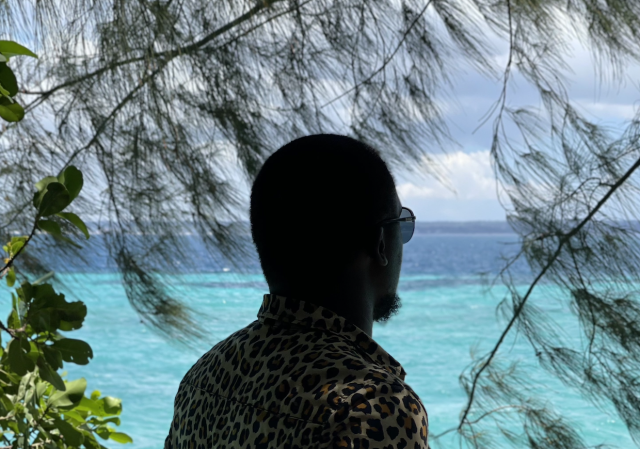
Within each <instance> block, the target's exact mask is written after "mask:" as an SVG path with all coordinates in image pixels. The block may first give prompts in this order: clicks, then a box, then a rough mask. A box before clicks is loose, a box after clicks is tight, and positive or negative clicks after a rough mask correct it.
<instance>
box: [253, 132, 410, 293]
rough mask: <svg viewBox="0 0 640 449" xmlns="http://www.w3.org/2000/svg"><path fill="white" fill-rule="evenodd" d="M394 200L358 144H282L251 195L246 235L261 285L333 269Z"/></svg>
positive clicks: (331, 138) (322, 139)
mask: <svg viewBox="0 0 640 449" xmlns="http://www.w3.org/2000/svg"><path fill="white" fill-rule="evenodd" d="M395 197H396V190H395V182H394V180H393V176H392V175H391V172H390V171H389V168H388V167H387V164H386V163H385V162H384V160H383V159H382V157H381V156H380V154H379V153H378V152H377V151H376V150H374V149H373V148H371V147H370V146H369V145H366V144H365V143H363V142H360V141H358V140H355V139H352V138H350V137H346V136H340V135H335V134H317V135H311V136H306V137H302V138H299V139H296V140H294V141H292V142H290V143H288V144H286V145H284V146H283V147H282V148H280V149H279V150H277V151H276V152H274V153H273V154H272V155H271V156H270V157H269V158H268V159H267V160H266V161H265V163H264V165H263V166H262V168H261V169H260V172H259V173H258V175H257V177H256V179H255V181H254V183H253V187H252V189H251V204H250V220H251V234H252V237H253V241H254V243H255V245H256V249H257V252H258V256H259V258H260V264H261V266H262V270H263V273H264V275H265V278H266V280H267V282H269V283H271V282H289V281H291V280H294V281H303V280H304V278H306V277H308V275H313V274H318V271H320V272H327V271H331V270H333V269H336V268H337V269H339V268H340V267H341V265H343V264H345V263H347V262H349V261H350V260H352V258H353V257H355V255H356V254H357V251H359V250H362V249H363V242H364V238H365V236H366V235H371V234H370V233H369V234H368V233H367V230H368V229H371V230H373V229H374V228H373V225H374V224H375V223H376V221H379V220H381V219H383V218H384V216H385V214H389V213H391V214H393V213H396V212H397V211H394V210H393V208H392V205H393V204H394V198H395Z"/></svg>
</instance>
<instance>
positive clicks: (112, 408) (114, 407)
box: [102, 396, 122, 415]
mask: <svg viewBox="0 0 640 449" xmlns="http://www.w3.org/2000/svg"><path fill="white" fill-rule="evenodd" d="M102 401H103V403H104V411H105V413H107V414H108V415H119V414H120V412H121V411H122V399H118V398H113V397H111V396H105V397H104V398H103V399H102Z"/></svg>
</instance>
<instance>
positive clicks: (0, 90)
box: [0, 82, 11, 97]
mask: <svg viewBox="0 0 640 449" xmlns="http://www.w3.org/2000/svg"><path fill="white" fill-rule="evenodd" d="M0 95H2V96H3V97H10V96H11V94H10V93H9V91H8V90H7V89H5V88H4V86H3V85H2V82H0Z"/></svg>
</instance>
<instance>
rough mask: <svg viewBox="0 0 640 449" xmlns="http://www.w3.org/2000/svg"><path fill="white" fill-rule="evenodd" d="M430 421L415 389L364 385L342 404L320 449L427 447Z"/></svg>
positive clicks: (414, 448) (417, 448)
mask: <svg viewBox="0 0 640 449" xmlns="http://www.w3.org/2000/svg"><path fill="white" fill-rule="evenodd" d="M428 427H429V421H428V417H427V413H426V411H425V409H424V407H423V405H422V403H421V402H420V399H419V398H418V396H417V395H416V394H415V392H414V391H413V390H411V389H410V388H408V387H406V386H402V387H400V386H399V385H398V384H395V385H393V386H390V385H369V386H364V387H362V388H361V389H360V390H358V391H357V392H355V393H354V394H352V395H350V396H349V397H348V398H345V400H344V401H343V402H342V403H341V404H340V406H339V408H338V410H336V411H335V412H334V413H333V415H332V416H331V418H330V422H329V423H328V426H327V429H328V430H327V433H326V434H325V438H324V441H325V443H322V444H320V446H319V447H318V449H356V448H368V449H396V448H406V449H428V448H429V444H428V442H427V437H428Z"/></svg>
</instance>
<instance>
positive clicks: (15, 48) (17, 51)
mask: <svg viewBox="0 0 640 449" xmlns="http://www.w3.org/2000/svg"><path fill="white" fill-rule="evenodd" d="M0 53H2V54H3V55H4V56H5V57H7V58H10V57H12V56H31V57H33V58H37V57H38V55H36V54H35V53H34V52H32V51H31V50H29V49H28V48H27V47H25V46H23V45H20V44H18V43H17V42H13V41H0Z"/></svg>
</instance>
